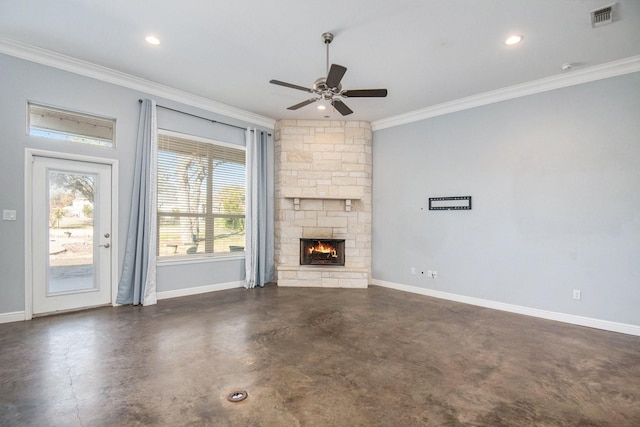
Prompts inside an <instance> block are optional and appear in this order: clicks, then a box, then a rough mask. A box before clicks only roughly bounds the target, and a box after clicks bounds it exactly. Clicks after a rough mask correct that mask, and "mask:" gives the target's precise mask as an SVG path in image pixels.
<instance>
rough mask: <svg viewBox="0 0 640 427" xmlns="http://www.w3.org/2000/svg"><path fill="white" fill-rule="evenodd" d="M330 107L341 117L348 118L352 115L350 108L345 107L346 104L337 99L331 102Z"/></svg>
mask: <svg viewBox="0 0 640 427" xmlns="http://www.w3.org/2000/svg"><path fill="white" fill-rule="evenodd" d="M331 105H332V106H333V108H335V109H336V110H338V112H339V113H340V114H342V115H343V116H348V115H349V114H351V113H353V111H351V108H349V107H347V104H345V103H344V102H342V101H340V100H339V99H333V100H331Z"/></svg>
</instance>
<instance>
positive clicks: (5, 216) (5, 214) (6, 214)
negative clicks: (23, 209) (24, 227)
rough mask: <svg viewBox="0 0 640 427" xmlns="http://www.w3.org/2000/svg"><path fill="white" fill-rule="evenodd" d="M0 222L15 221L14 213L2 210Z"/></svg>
mask: <svg viewBox="0 0 640 427" xmlns="http://www.w3.org/2000/svg"><path fill="white" fill-rule="evenodd" d="M2 220H3V221H15V220H16V211H10V210H7V209H5V210H3V211H2Z"/></svg>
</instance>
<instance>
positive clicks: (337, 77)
mask: <svg viewBox="0 0 640 427" xmlns="http://www.w3.org/2000/svg"><path fill="white" fill-rule="evenodd" d="M322 41H323V42H324V44H325V46H326V51H327V59H326V63H327V76H326V77H319V78H318V79H316V81H315V82H314V83H313V85H312V87H311V88H307V87H304V86H298V85H295V84H292V83H287V82H283V81H280V80H270V81H269V83H272V84H275V85H279V86H284V87H288V88H291V89H296V90H301V91H304V92H308V93H313V94H314V95H315V96H314V97H313V98H309V99H307V100H306V101H302V102H300V103H298V104H295V105H292V106H291V107H288V108H287V110H297V109H299V108H302V107H305V106H307V105H309V104H312V103H314V102H316V101H320V100H326V101H327V102H329V103H330V104H331V106H332V107H333V108H334V109H335V110H336V111H338V112H339V113H340V114H342V115H343V116H347V115H349V114H351V113H353V110H351V109H350V108H349V107H348V106H347V105H346V104H345V103H344V102H342V101H341V100H340V99H339V98H384V97H385V96H387V89H356V90H343V89H342V83H341V81H342V77H344V74H345V73H346V72H347V68H346V67H343V66H342V65H338V64H331V66H329V44H331V42H332V41H333V34H331V33H324V34H322Z"/></svg>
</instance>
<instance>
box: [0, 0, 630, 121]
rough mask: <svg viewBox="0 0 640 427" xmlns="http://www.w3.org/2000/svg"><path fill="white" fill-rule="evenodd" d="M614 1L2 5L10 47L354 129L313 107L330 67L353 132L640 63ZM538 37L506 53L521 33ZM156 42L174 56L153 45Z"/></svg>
mask: <svg viewBox="0 0 640 427" xmlns="http://www.w3.org/2000/svg"><path fill="white" fill-rule="evenodd" d="M611 3H612V1H610V0H438V1H434V0H393V1H391V0H324V1H322V2H310V1H302V0H274V1H264V0H236V1H233V2H232V1H221V0H184V1H181V2H176V1H175V0H154V1H151V0H136V1H132V0H109V1H94V0H56V1H51V0H21V1H16V0H0V37H1V38H4V39H7V40H10V41H16V42H19V43H23V44H27V45H30V46H35V47H39V48H42V49H46V50H49V51H52V52H56V53H60V54H64V55H68V56H71V57H74V58H78V59H81V60H84V61H88V62H91V63H94V64H98V65H101V66H104V67H108V68H110V69H113V70H117V71H120V72H123V73H127V74H131V75H134V76H137V77H140V78H143V79H146V80H149V81H152V82H155V83H159V84H162V85H166V86H169V87H172V88H176V89H180V90H182V91H186V92H190V93H193V94H196V95H199V96H202V97H205V98H208V99H211V100H214V101H217V102H221V103H224V104H227V105H230V106H234V107H237V108H240V109H242V110H246V111H249V112H252V113H255V114H259V115H262V116H264V117H268V118H272V119H283V118H292V119H293V118H306V119H321V118H323V117H324V116H326V115H329V116H330V117H331V118H341V117H342V116H340V115H339V113H337V112H331V111H330V110H325V112H321V111H318V110H317V109H316V108H315V105H310V106H307V107H304V108H303V109H300V110H298V111H289V110H287V109H286V108H287V107H288V106H290V105H293V104H297V103H298V102H301V101H303V100H305V99H307V98H309V97H310V94H308V93H305V92H302V91H297V90H294V89H289V88H285V87H281V86H276V85H272V84H269V80H270V79H277V80H283V81H286V82H290V83H294V84H297V85H301V86H306V87H310V86H311V85H312V84H313V81H314V80H315V79H316V78H318V77H321V76H324V75H325V73H326V69H325V46H324V44H323V42H322V40H321V35H322V33H324V32H327V31H329V32H332V33H334V34H335V39H334V41H333V43H332V44H331V47H330V49H331V57H330V62H332V63H337V64H341V65H344V66H346V67H347V68H348V71H347V73H346V74H345V76H344V78H343V80H342V83H343V87H344V88H346V89H368V88H387V89H388V90H389V95H388V97H387V98H382V99H377V98H372V99H354V98H351V99H346V100H344V101H345V103H346V104H347V105H348V106H349V107H351V109H352V110H354V111H355V113H354V114H352V115H350V116H348V118H349V119H353V120H369V121H376V120H380V119H385V118H389V117H394V116H398V115H402V114H406V113H410V112H412V111H416V110H420V109H423V108H427V107H430V106H434V105H439V104H442V103H445V102H448V101H452V100H456V99H460V98H464V97H468V96H472V95H476V94H479V93H484V92H489V91H494V90H497V89H500V88H504V87H508V86H513V85H517V84H521V83H524V82H530V81H534V80H538V79H543V78H548V77H551V76H554V75H559V74H561V73H566V72H563V71H562V70H561V68H560V67H561V65H562V64H563V63H567V62H571V63H574V64H575V67H574V68H573V69H572V70H570V71H568V72H569V73H571V72H575V70H580V69H585V68H587V67H593V66H596V65H599V64H603V63H607V62H611V61H614V60H619V59H623V58H629V57H632V56H636V55H639V54H640V0H618V1H617V4H616V6H615V15H614V16H615V19H616V21H615V22H614V23H613V24H610V25H607V26H602V27H598V28H592V27H591V22H590V11H591V10H593V9H597V8H600V7H602V6H606V5H608V4H611ZM514 33H515V34H522V35H524V41H523V42H522V43H520V44H519V45H516V46H506V45H505V44H504V40H505V39H506V37H507V36H508V35H510V34H514ZM148 34H154V35H156V36H157V37H159V38H160V40H161V42H162V44H161V45H160V46H158V47H154V46H151V45H149V44H147V43H146V42H145V41H144V37H145V36H146V35H148Z"/></svg>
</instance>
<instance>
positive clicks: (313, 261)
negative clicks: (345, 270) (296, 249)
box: [300, 239, 344, 266]
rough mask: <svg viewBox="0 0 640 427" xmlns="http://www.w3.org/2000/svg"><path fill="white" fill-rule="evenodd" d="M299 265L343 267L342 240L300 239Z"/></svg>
mask: <svg viewBox="0 0 640 427" xmlns="http://www.w3.org/2000/svg"><path fill="white" fill-rule="evenodd" d="M300 265H342V266H343V265H344V239H300Z"/></svg>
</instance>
